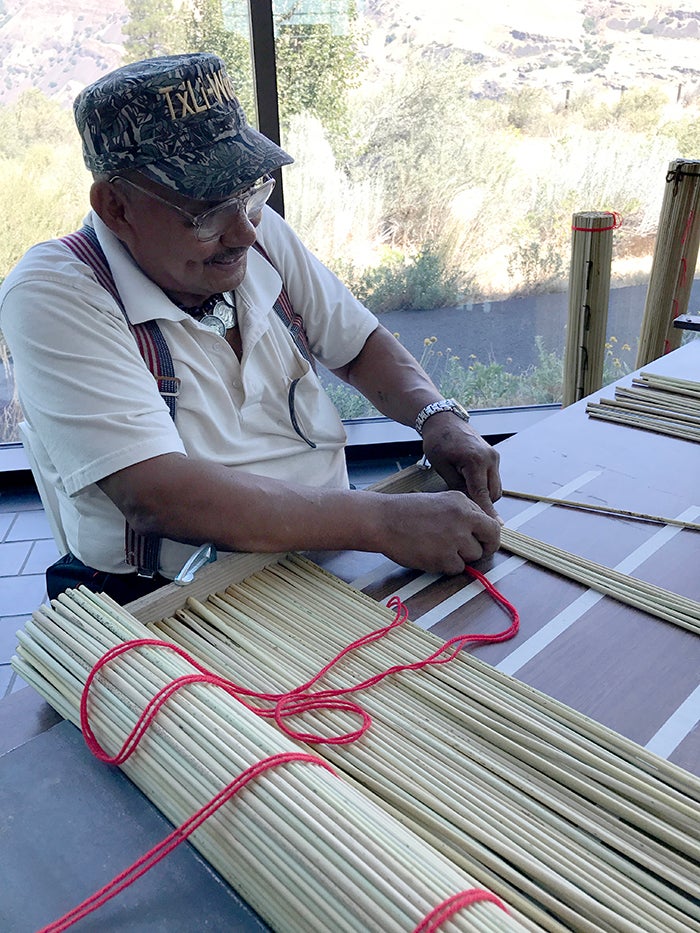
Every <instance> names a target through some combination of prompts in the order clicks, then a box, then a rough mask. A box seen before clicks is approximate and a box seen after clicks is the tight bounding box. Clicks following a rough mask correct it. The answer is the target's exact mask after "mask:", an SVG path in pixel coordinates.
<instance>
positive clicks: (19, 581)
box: [0, 573, 46, 616]
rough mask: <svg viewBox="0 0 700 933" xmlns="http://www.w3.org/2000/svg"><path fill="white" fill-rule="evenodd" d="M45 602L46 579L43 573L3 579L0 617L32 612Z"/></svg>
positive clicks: (0, 596)
mask: <svg viewBox="0 0 700 933" xmlns="http://www.w3.org/2000/svg"><path fill="white" fill-rule="evenodd" d="M45 602H46V577H45V576H44V574H43V573H36V574H25V575H24V576H21V577H5V579H4V580H3V581H2V585H1V586H0V616H15V615H22V614H23V613H26V614H27V615H31V614H32V612H34V610H35V609H36V608H37V607H38V606H41V605H42V603H45Z"/></svg>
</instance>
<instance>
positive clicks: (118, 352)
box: [0, 241, 184, 495]
mask: <svg viewBox="0 0 700 933" xmlns="http://www.w3.org/2000/svg"><path fill="white" fill-rule="evenodd" d="M0 326H2V330H3V333H4V335H5V338H6V340H7V344H8V346H9V348H10V351H11V354H12V361H13V365H14V371H15V378H16V382H17V385H18V387H19V389H18V391H19V400H20V405H21V407H22V411H23V415H24V417H25V418H26V420H27V421H28V422H29V423H30V424H31V425H32V427H33V428H34V429H35V430H36V431H37V433H38V434H39V436H40V438H41V440H42V443H43V444H44V447H45V448H46V451H47V453H48V455H49V457H50V458H51V461H52V463H53V464H54V466H55V468H56V471H57V473H58V475H59V476H60V478H61V481H62V483H63V485H64V488H65V490H66V492H67V493H68V494H69V495H74V494H75V493H77V492H79V491H80V490H82V489H84V488H85V487H86V486H88V485H90V484H92V483H95V482H97V481H99V480H101V479H104V477H106V476H109V475H110V474H112V473H115V472H117V471H118V470H121V469H123V468H125V467H128V466H131V465H132V464H134V463H139V462H141V461H143V460H147V459H150V458H152V457H157V456H160V455H162V454H166V453H174V452H177V453H184V446H183V444H182V441H181V439H180V437H179V435H178V433H177V430H176V428H175V425H174V422H173V420H172V418H171V417H170V414H169V411H168V408H167V406H166V405H165V403H164V402H163V399H162V398H161V396H160V394H159V392H158V390H157V386H156V382H155V380H154V379H153V376H152V375H151V373H150V372H149V370H148V369H147V367H146V365H145V363H144V361H143V359H142V357H141V355H140V353H139V350H138V347H137V345H136V341H135V339H134V337H133V336H132V334H131V332H130V331H129V327H128V325H127V323H126V321H125V319H124V316H123V314H122V312H121V309H120V308H119V307H118V305H117V304H116V303H115V301H114V300H113V299H112V297H111V296H110V295H109V294H108V293H107V292H106V291H105V290H104V289H103V288H102V287H101V286H100V285H99V284H98V283H97V282H96V280H95V279H94V277H93V275H92V271H91V270H90V269H89V268H88V267H86V266H85V265H84V264H83V263H81V262H80V261H79V260H78V259H77V258H76V257H73V255H72V253H70V251H69V250H68V248H67V247H66V246H64V245H63V244H61V243H58V242H56V241H54V242H52V243H48V244H41V245H40V246H39V247H35V248H34V250H30V252H29V253H28V254H27V255H26V256H25V257H24V259H23V260H22V261H21V263H20V265H19V266H18V267H17V269H16V270H15V271H14V272H13V273H12V274H11V276H10V277H9V278H8V281H7V282H6V283H5V287H4V289H3V296H2V304H1V305H0Z"/></svg>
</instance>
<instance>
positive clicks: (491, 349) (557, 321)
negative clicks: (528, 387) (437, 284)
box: [380, 278, 700, 373]
mask: <svg viewBox="0 0 700 933" xmlns="http://www.w3.org/2000/svg"><path fill="white" fill-rule="evenodd" d="M646 293H647V286H646V285H640V286H629V287H625V288H615V289H612V290H611V292H610V301H609V305H608V328H607V335H608V337H611V336H613V337H616V338H617V344H616V346H617V347H618V348H621V347H622V346H623V345H624V344H628V345H629V346H630V347H631V350H630V351H625V353H626V356H627V360H628V361H629V362H631V363H634V360H635V358H636V353H637V341H638V338H639V332H640V330H641V326H642V317H643V314H644V302H645V299H646ZM688 310H689V312H691V313H697V312H698V310H700V278H698V279H695V281H694V283H693V289H692V291H691V296H690V302H689V306H688ZM567 315H568V296H567V294H566V293H565V292H561V293H558V294H550V295H531V296H527V297H524V298H510V299H508V300H506V301H493V302H483V303H480V304H474V305H466V306H463V307H460V308H442V309H440V310H436V311H390V312H386V313H385V314H382V315H381V318H380V320H381V322H382V324H384V325H385V327H387V328H388V329H389V330H390V331H392V332H393V333H398V334H399V339H400V340H401V342H402V343H403V345H404V346H405V347H407V348H408V349H409V350H410V351H411V353H413V355H414V356H416V357H418V358H420V355H421V353H422V352H423V345H424V340H425V339H426V337H437V338H438V340H437V343H436V344H435V348H436V349H441V350H442V351H443V352H444V351H445V350H446V349H447V348H448V347H449V348H450V349H451V350H452V353H454V354H456V355H457V356H459V357H460V360H461V361H462V362H463V363H465V364H466V363H467V361H468V360H469V359H470V356H471V354H474V356H476V358H477V359H478V360H479V361H480V362H482V363H489V362H491V361H494V362H496V363H501V364H503V365H504V366H505V367H506V369H508V370H509V371H510V372H514V373H517V372H523V371H524V370H526V369H527V368H528V367H529V366H531V365H532V364H533V363H536V362H537V349H536V346H535V337H536V336H539V337H542V340H543V344H544V349H545V350H547V351H549V352H556V353H558V354H562V353H563V351H564V338H565V329H566V319H567ZM511 361H512V362H511Z"/></svg>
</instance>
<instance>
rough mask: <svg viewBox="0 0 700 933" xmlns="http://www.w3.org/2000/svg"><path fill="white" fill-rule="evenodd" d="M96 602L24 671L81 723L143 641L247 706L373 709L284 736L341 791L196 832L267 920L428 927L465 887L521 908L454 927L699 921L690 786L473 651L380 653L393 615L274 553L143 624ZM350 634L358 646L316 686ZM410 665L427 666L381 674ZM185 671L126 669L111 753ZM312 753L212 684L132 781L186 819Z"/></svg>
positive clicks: (99, 726) (109, 706) (271, 790)
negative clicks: (228, 582) (237, 579)
mask: <svg viewBox="0 0 700 933" xmlns="http://www.w3.org/2000/svg"><path fill="white" fill-rule="evenodd" d="M95 600H96V598H95V597H91V596H89V595H87V594H77V595H76V594H74V595H73V596H71V597H64V598H62V600H61V603H60V605H54V608H53V609H51V610H47V609H42V610H40V611H38V612H37V613H35V614H34V619H33V621H32V622H31V623H29V624H28V625H27V629H26V632H25V633H24V634H22V636H21V644H20V649H19V651H20V655H21V660H17V661H16V662H15V664H16V668H17V670H18V671H19V672H20V674H21V676H23V677H24V678H25V679H27V680H28V681H30V682H31V683H33V684H34V685H35V686H36V687H37V689H39V690H40V692H42V693H43V695H44V696H46V698H47V699H48V700H49V702H51V703H52V704H53V705H54V706H56V707H57V708H58V709H59V711H60V712H61V713H62V714H63V715H66V716H68V717H69V718H72V719H73V721H76V716H77V709H78V705H79V701H80V692H81V689H82V684H83V683H84V681H85V677H86V676H87V671H88V670H89V668H90V667H91V666H92V664H94V662H95V661H96V660H97V659H98V658H99V657H100V656H101V655H102V654H103V653H104V652H105V651H106V650H107V649H108V648H109V647H111V646H112V645H114V644H117V643H118V642H119V641H120V640H125V639H130V638H134V637H143V634H144V632H146V634H147V636H148V637H150V638H156V639H162V640H164V641H166V642H169V643H173V644H176V645H178V646H180V647H181V648H182V649H183V650H184V651H186V652H187V653H188V655H190V656H191V657H192V658H195V659H197V662H198V663H199V664H201V665H202V666H203V667H204V668H206V670H207V671H210V672H212V674H213V675H214V676H216V675H219V676H223V677H225V678H228V679H229V680H231V681H234V682H235V683H236V684H242V685H245V686H246V688H248V690H249V691H251V694H250V695H249V697H248V699H249V700H250V697H252V696H253V695H262V694H267V695H281V694H284V693H285V692H286V691H293V690H294V689H295V688H297V687H299V685H301V684H307V683H311V684H313V686H312V687H311V688H309V689H308V690H306V691H304V692H303V693H304V696H308V697H311V698H313V697H314V696H316V697H319V699H323V698H322V697H321V692H325V693H328V691H332V693H333V696H335V698H336V701H337V700H338V698H339V697H347V696H348V695H349V694H350V693H353V698H354V702H357V703H359V704H360V705H361V707H362V711H363V715H364V716H366V717H371V725H370V727H369V728H368V729H367V730H366V731H364V732H363V733H362V734H361V735H360V736H359V737H358V738H357V739H356V740H355V741H352V742H349V743H342V742H341V743H338V744H334V743H333V742H332V739H333V738H334V737H338V736H342V735H345V734H351V733H353V731H360V732H361V731H362V730H358V729H357V727H358V719H357V715H356V714H355V713H353V712H352V711H349V710H350V709H351V708H350V707H349V706H344V705H343V704H342V703H340V702H336V703H335V704H334V703H331V704H328V703H319V704H318V705H314V703H313V702H307V703H306V704H304V703H301V704H300V705H301V708H303V709H304V712H303V714H302V715H299V716H293V717H292V718H291V719H287V718H280V719H279V723H280V725H283V726H284V727H285V728H290V730H291V731H295V730H296V732H297V734H301V735H303V736H305V737H306V740H307V741H308V742H312V741H314V740H315V738H316V737H318V738H320V739H325V740H326V743H325V744H323V743H322V744H314V745H313V753H314V755H317V756H319V759H321V760H323V761H325V762H327V763H330V764H331V765H332V767H333V768H334V769H335V771H336V772H337V773H338V774H339V775H341V776H342V779H339V778H337V777H333V776H332V775H330V774H328V772H327V771H325V770H324V769H323V768H321V767H314V766H313V765H310V764H308V763H293V764H291V765H285V766H284V768H283V769H281V770H279V771H278V770H275V771H273V772H270V773H269V774H266V775H265V776H264V778H262V779H260V780H259V784H258V779H256V783H255V785H254V786H253V785H251V787H250V788H246V789H245V792H244V794H242V795H241V796H240V799H237V800H235V801H232V802H231V803H230V804H227V808H229V807H230V812H229V810H228V809H224V810H222V811H219V812H217V813H216V814H215V815H214V816H213V817H212V818H211V820H210V821H208V823H209V824H210V825H209V826H207V824H205V825H203V826H202V827H201V829H198V830H197V833H196V834H195V836H194V837H193V841H194V843H195V844H196V845H198V847H199V848H200V850H201V851H202V852H203V853H204V855H205V856H206V857H207V858H208V859H209V860H210V861H211V862H212V864H213V865H214V866H215V867H217V868H218V869H219V871H221V873H222V874H223V875H224V876H225V877H227V879H228V880H229V881H231V883H232V884H233V885H234V886H235V887H236V888H237V889H238V890H239V891H240V892H241V894H242V895H243V896H244V897H245V898H246V899H247V900H249V901H250V902H251V904H252V905H253V906H254V907H256V909H258V910H259V911H260V912H261V913H262V915H263V916H264V917H265V919H266V920H267V921H268V922H269V923H270V925H271V926H273V927H274V928H275V929H278V930H284V931H286V930H290V931H293V930H296V929H300V930H301V929H304V930H306V931H319V933H325V931H326V930H329V929H333V930H334V931H335V930H346V929H347V930H354V929H357V930H362V931H363V933H366V931H377V933H379V931H382V933H384V931H391V930H412V929H414V928H416V929H418V928H419V927H417V926H416V924H418V923H419V922H420V920H421V916H423V917H425V915H426V914H428V912H429V911H430V910H431V908H432V907H434V906H435V905H436V904H438V903H440V902H442V901H444V900H446V899H449V897H450V896H451V895H452V894H454V893H455V892H456V891H459V890H462V889H464V888H465V886H466V887H467V888H469V887H476V888H477V889H482V890H487V891H490V892H493V894H494V895H496V897H497V898H499V899H501V900H502V901H503V902H504V903H505V904H506V905H507V907H508V910H509V913H505V912H504V910H502V909H501V907H500V906H498V904H494V903H490V902H486V903H475V904H472V905H471V906H469V907H468V908H466V909H464V910H460V911H458V912H457V913H455V914H454V915H453V916H452V917H451V918H450V919H449V921H448V922H447V923H446V924H445V925H444V929H445V930H457V929H466V930H480V929H484V930H497V931H505V930H510V929H529V930H538V929H539V930H550V931H557V933H563V931H571V930H574V931H583V933H586V931H603V930H606V931H607V930H612V931H629V933H632V931H635V933H638V931H649V933H666V931H669V933H671V931H672V933H689V931H692V930H700V908H699V907H698V897H700V884H699V882H698V879H699V878H700V872H699V871H698V859H699V857H700V845H699V844H698V838H699V837H700V809H699V807H698V800H700V782H698V781H697V779H695V778H693V777H692V776H691V775H689V774H688V773H687V772H684V771H683V770H682V769H679V768H676V767H674V766H673V765H670V764H668V763H667V762H665V761H663V760H662V759H659V758H657V757H656V756H654V755H652V754H650V753H647V752H645V751H644V749H641V748H640V747H639V746H637V745H636V744H635V743H633V742H630V741H628V740H626V739H624V738H622V737H621V736H619V735H617V734H616V733H614V732H612V731H610V730H608V729H605V728H604V727H603V726H600V725H599V724H597V723H595V722H592V721H591V720H588V719H587V718H586V717H583V716H581V715H579V714H577V713H575V712H574V711H572V710H571V709H569V708H567V707H565V706H563V705H562V704H559V703H557V702H556V701H554V700H552V699H551V698H549V697H546V696H544V695H542V694H539V693H538V692H537V691H535V690H533V689H531V688H529V687H526V686H524V685H522V684H519V683H518V682H517V681H515V680H513V679H512V678H509V677H507V676H505V675H502V674H499V673H498V672H497V671H495V670H494V669H493V668H491V667H490V666H489V665H486V664H484V663H482V662H479V661H478V660H477V659H474V658H472V657H470V656H469V655H466V654H460V655H459V657H456V658H455V659H454V660H451V661H450V662H449V663H448V664H444V663H441V664H432V665H430V666H427V667H426V666H423V661H424V659H425V658H427V657H429V656H430V655H431V654H433V653H434V652H436V651H438V650H439V649H440V647H441V642H440V641H439V640H438V639H436V638H435V636H432V635H430V634H429V633H427V632H424V631H421V630H420V629H418V628H417V627H415V626H413V625H411V624H410V623H408V622H406V623H404V624H401V625H399V626H395V627H392V628H391V631H390V632H389V633H388V634H387V635H386V637H384V638H381V639H370V638H369V633H371V632H373V631H375V630H376V629H377V628H378V627H380V626H385V625H386V624H387V622H388V620H389V618H390V616H391V613H390V612H389V610H388V609H387V608H385V607H382V606H380V605H378V604H377V603H376V602H374V601H373V600H371V599H370V598H369V597H367V596H365V595H364V594H362V593H359V592H357V591H356V590H354V589H352V588H351V587H349V586H348V585H347V584H345V583H343V582H342V581H340V580H338V579H337V578H335V577H333V576H332V575H330V574H328V573H327V572H325V571H323V570H320V569H319V568H318V567H316V566H315V565H314V564H312V563H311V562H309V561H307V560H305V559H303V558H301V557H298V556H291V557H288V558H286V559H283V560H276V561H274V562H273V563H271V564H270V565H269V566H268V567H266V568H265V569H264V570H261V571H260V572H258V573H255V574H253V575H252V576H251V577H249V578H248V579H246V580H245V581H243V582H242V583H239V584H235V585H232V586H231V587H229V588H227V590H226V591H225V592H223V593H220V594H212V595H211V596H210V597H209V598H207V599H206V600H204V601H201V602H200V601H197V600H194V599H189V600H187V604H186V606H185V607H184V608H183V609H182V610H180V611H178V612H177V613H176V614H175V615H174V616H173V617H172V618H168V619H164V620H161V621H159V622H157V623H153V624H151V625H149V627H148V629H144V628H143V627H142V626H140V624H138V623H136V622H135V621H134V620H133V619H131V618H130V617H128V615H126V614H125V613H124V611H123V610H119V609H118V607H111V608H110V607H109V603H107V602H106V603H105V604H104V606H105V607H106V608H101V607H100V608H99V611H98V609H96V608H95ZM76 601H77V602H78V603H79V604H82V605H81V606H80V608H77V607H76V606H75V605H74V602H76ZM96 615H97V616H100V617H102V616H105V618H104V619H102V618H100V620H97V619H95V616H96ZM74 616H77V618H78V621H75V620H74ZM356 639H362V640H363V641H364V643H363V645H362V647H361V648H360V649H359V650H357V651H353V652H351V653H348V654H345V655H344V656H343V657H342V658H341V660H340V661H339V663H337V664H336V665H334V666H333V667H332V668H331V669H329V670H328V671H327V672H326V673H325V674H324V676H323V679H322V681H315V675H316V674H317V672H318V671H320V670H321V669H322V668H323V667H324V665H327V663H328V662H329V660H330V659H331V658H333V657H335V656H336V655H337V654H338V653H341V652H343V649H344V648H345V647H346V646H347V645H348V644H349V643H350V642H353V641H354V640H356ZM406 665H414V666H415V667H417V668H418V667H420V670H406V671H404V672H402V673H394V674H392V675H391V676H390V677H383V676H382V675H383V672H385V671H387V670H389V669H392V668H393V669H395V668H396V667H397V666H406ZM183 670H186V671H187V670H189V671H192V667H191V666H189V667H188V665H187V663H186V662H184V661H182V660H181V659H180V658H179V656H178V655H173V654H172V652H171V653H168V652H167V651H166V652H164V651H163V650H162V649H159V648H155V647H148V648H147V649H146V650H145V651H143V653H141V651H139V653H138V655H137V654H134V655H131V654H125V655H123V656H121V657H120V658H119V659H118V661H115V662H113V664H112V663H110V665H108V666H107V667H106V668H105V669H104V670H103V671H102V672H101V673H100V675H99V677H98V678H96V683H95V691H94V697H93V699H92V700H91V705H90V709H91V718H92V721H93V722H94V729H95V732H96V733H97V735H99V736H101V737H103V739H102V740H103V742H104V743H106V744H108V745H109V747H110V748H117V747H119V745H120V744H121V742H122V741H123V739H124V737H125V735H126V734H127V733H128V731H129V729H130V728H131V726H132V725H133V722H134V719H135V715H136V712H137V710H140V709H141V708H143V707H144V706H145V705H146V703H147V701H148V698H149V697H150V696H151V695H152V693H153V691H154V687H155V686H157V685H162V684H163V683H164V682H165V681H167V679H168V678H172V677H174V676H176V675H177V674H178V673H181V672H182V671H183ZM365 682H366V683H368V684H370V685H368V686H367V687H366V688H365V689H364V690H362V692H361V693H360V694H355V693H354V689H355V687H356V685H357V684H362V683H365ZM329 695H330V694H329ZM294 708H295V707H294V704H293V703H291V704H289V705H288V708H287V712H292V713H293V712H294ZM285 716H286V714H285ZM329 740H330V743H329ZM299 749H302V750H303V751H305V752H308V751H310V750H311V749H310V746H309V745H307V746H303V745H300V744H298V743H295V742H292V741H291V740H288V739H286V738H285V737H284V736H283V735H282V734H280V732H279V731H278V729H276V728H275V726H273V725H271V724H270V723H266V722H263V721H261V720H260V718H257V717H256V716H255V715H254V714H253V713H249V712H248V710H247V709H246V707H245V706H243V705H242V704H241V703H239V702H238V701H237V700H234V699H232V698H231V697H230V696H229V695H228V694H227V693H222V691H221V690H218V689H217V688H214V687H211V686H210V685H209V684H197V685H193V686H191V687H188V688H187V690H186V691H185V692H184V693H178V694H177V695H175V696H173V697H172V699H170V700H169V701H168V703H167V704H166V705H165V706H163V707H162V709H161V710H160V711H159V712H158V716H157V718H156V721H155V723H154V726H153V727H152V728H151V730H150V731H149V732H148V733H147V734H146V736H145V737H144V739H143V741H142V743H141V746H139V749H138V751H137V752H136V753H135V754H134V755H133V756H132V758H130V759H129V760H128V761H127V762H125V763H124V764H123V765H122V767H124V769H125V770H126V771H127V773H129V774H130V776H131V777H132V778H133V779H134V780H135V782H136V783H138V784H139V786H141V787H142V789H143V790H144V792H145V793H146V794H147V796H149V797H150V798H151V799H152V800H153V801H154V802H155V803H156V804H157V805H158V806H159V807H160V808H161V809H162V810H163V812H164V813H165V814H166V815H167V816H168V817H169V818H170V819H173V820H176V821H177V820H181V819H183V818H185V817H186V816H187V815H189V813H190V812H191V811H192V810H193V809H195V807H196V806H199V805H201V804H202V803H204V802H205V801H206V799H208V797H210V796H213V795H214V794H215V793H216V791H217V790H218V789H219V788H220V787H221V785H222V784H224V783H225V782H226V781H227V780H230V777H231V772H232V771H235V770H236V769H239V770H241V769H243V768H245V767H246V766H247V765H248V764H250V763H251V761H253V760H256V759H259V758H261V757H263V756H265V755H269V754H272V753H275V752H279V751H281V750H285V751H291V750H299ZM317 809H318V812H317ZM419 839H420V841H418V840H419ZM261 891H264V892H265V894H264V895H263V894H261ZM268 892H270V893H268ZM297 912H298V913H297ZM433 928H434V929H435V927H433Z"/></svg>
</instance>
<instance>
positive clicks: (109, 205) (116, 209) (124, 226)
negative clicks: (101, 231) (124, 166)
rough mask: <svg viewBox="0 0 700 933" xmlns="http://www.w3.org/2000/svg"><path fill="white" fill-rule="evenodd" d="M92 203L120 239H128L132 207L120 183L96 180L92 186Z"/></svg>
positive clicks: (97, 212)
mask: <svg viewBox="0 0 700 933" xmlns="http://www.w3.org/2000/svg"><path fill="white" fill-rule="evenodd" d="M90 204H91V206H92V209H93V210H94V211H95V213H96V214H97V215H98V217H99V218H100V220H102V221H103V223H104V224H105V225H106V226H107V227H109V229H110V230H111V231H112V233H113V234H114V235H115V236H117V237H119V239H120V240H125V239H128V235H129V230H130V226H131V224H130V218H131V209H130V205H129V202H128V200H127V196H126V195H125V193H124V192H123V191H120V189H119V186H118V185H113V184H110V183H109V182H108V181H96V182H94V183H93V185H92V187H91V188H90Z"/></svg>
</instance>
